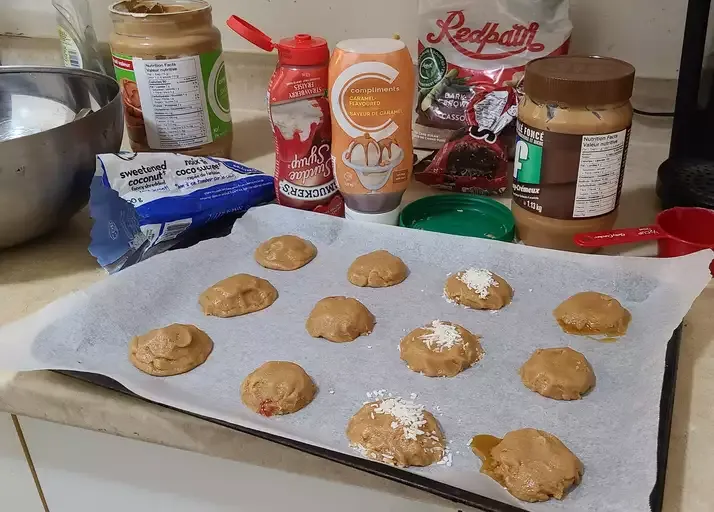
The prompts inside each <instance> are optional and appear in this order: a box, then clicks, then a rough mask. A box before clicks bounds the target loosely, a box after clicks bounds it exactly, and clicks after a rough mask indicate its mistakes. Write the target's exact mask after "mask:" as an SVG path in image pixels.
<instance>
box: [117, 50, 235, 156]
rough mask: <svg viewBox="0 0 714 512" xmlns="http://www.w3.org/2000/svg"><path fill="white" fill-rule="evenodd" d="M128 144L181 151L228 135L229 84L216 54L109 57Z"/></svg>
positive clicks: (219, 58)
mask: <svg viewBox="0 0 714 512" xmlns="http://www.w3.org/2000/svg"><path fill="white" fill-rule="evenodd" d="M112 60H113V61H114V70H115V72H116V77H117V80H118V81H119V85H120V87H121V93H122V100H123V103H124V117H125V120H126V125H127V131H128V133H129V137H130V138H131V140H132V141H134V142H136V143H139V144H142V145H146V146H148V147H150V148H151V149H168V150H180V149H183V148H193V147H197V146H202V145H204V144H208V143H211V142H213V141H214V140H216V139H218V138H220V137H222V136H224V135H226V134H228V133H230V131H231V113H230V104H229V101H228V83H227V80H226V69H225V63H224V61H223V55H222V53H221V51H220V50H217V51H214V52H208V53H203V54H201V55H194V56H189V57H179V58H176V59H142V58H139V57H132V56H131V55H125V54H120V53H113V54H112Z"/></svg>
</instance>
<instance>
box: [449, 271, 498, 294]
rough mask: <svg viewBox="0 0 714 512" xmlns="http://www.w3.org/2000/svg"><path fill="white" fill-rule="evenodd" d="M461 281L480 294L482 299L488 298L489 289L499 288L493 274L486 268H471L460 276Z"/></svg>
mask: <svg viewBox="0 0 714 512" xmlns="http://www.w3.org/2000/svg"><path fill="white" fill-rule="evenodd" d="M458 279H459V281H461V282H462V283H464V284H465V285H466V286H468V287H469V288H471V289H472V290H474V291H475V292H476V293H478V296H479V297H481V298H482V299H485V298H486V297H488V289H489V288H490V287H491V286H498V283H497V282H496V280H495V279H494V278H493V274H492V273H491V272H489V271H488V270H486V269H484V268H469V269H467V270H464V271H463V272H461V273H460V274H459V277H458Z"/></svg>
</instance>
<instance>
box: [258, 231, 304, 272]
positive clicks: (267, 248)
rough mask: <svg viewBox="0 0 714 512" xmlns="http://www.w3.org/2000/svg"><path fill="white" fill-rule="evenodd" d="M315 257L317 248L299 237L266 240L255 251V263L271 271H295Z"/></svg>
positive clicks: (277, 237) (279, 237)
mask: <svg viewBox="0 0 714 512" xmlns="http://www.w3.org/2000/svg"><path fill="white" fill-rule="evenodd" d="M315 256H317V248H316V247H315V246H314V245H313V244H312V242H310V241H308V240H304V239H302V238H300V237H299V236H294V235H283V236H276V237H275V238H271V239H270V240H266V241H265V242H263V243H262V244H260V245H259V246H258V248H257V249H256V250H255V261H257V262H258V263H259V264H260V265H262V266H263V267H265V268H269V269H272V270H297V269H299V268H301V267H304V266H305V265H307V264H308V263H310V262H311V261H312V260H313V259H315Z"/></svg>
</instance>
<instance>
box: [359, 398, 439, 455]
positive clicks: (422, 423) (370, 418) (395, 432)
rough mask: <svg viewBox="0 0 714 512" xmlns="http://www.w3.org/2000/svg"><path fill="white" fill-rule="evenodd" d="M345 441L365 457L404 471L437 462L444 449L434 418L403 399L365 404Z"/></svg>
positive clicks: (419, 407) (422, 408) (389, 399)
mask: <svg viewBox="0 0 714 512" xmlns="http://www.w3.org/2000/svg"><path fill="white" fill-rule="evenodd" d="M347 438H348V439H349V440H350V445H351V446H352V447H353V448H356V449H357V450H359V451H360V453H362V455H364V456H365V457H369V458H371V459H374V460H378V461H380V462H384V463H386V464H391V465H393V466H399V467H403V468H406V467H408V466H428V465H430V464H433V463H434V462H438V461H440V460H441V459H442V458H443V457H444V453H445V446H446V445H445V441H444V434H443V433H442V432H441V429H440V428H439V424H438V423H437V421H436V418H434V416H432V414H431V413H430V412H428V411H425V410H424V407H423V406H421V405H417V404H415V403H414V402H412V401H409V400H404V399H402V398H386V399H383V400H377V401H375V402H371V403H368V404H365V405H364V406H363V407H362V408H361V409H360V410H359V411H357V414H355V415H354V416H353V417H352V419H350V421H349V423H348V425H347Z"/></svg>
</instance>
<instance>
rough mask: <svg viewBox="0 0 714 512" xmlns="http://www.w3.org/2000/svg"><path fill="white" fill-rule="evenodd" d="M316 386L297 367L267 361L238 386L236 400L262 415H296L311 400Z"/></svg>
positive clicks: (300, 368)
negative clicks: (238, 396)
mask: <svg viewBox="0 0 714 512" xmlns="http://www.w3.org/2000/svg"><path fill="white" fill-rule="evenodd" d="M316 391H317V387H316V386H315V383H314V382H313V381H312V379H311V378H310V376H309V375H308V374H307V373H306V372H305V370H303V369H302V367H301V366H300V365H297V364H295V363H291V362H288V361H268V362H267V363H265V364H263V365H262V366H260V368H258V369H257V370H255V371H254V372H253V373H251V374H250V375H248V376H247V377H246V378H245V380H244V381H243V383H242V384H241V386H240V398H241V400H242V401H243V403H244V404H245V405H246V406H247V407H248V408H249V409H251V410H253V411H255V412H257V413H258V414H262V415H263V416H275V415H278V414H290V413H293V412H297V411H299V410H300V409H302V408H303V407H305V406H306V405H307V404H309V403H310V402H312V399H313V398H314V397H315V392H316Z"/></svg>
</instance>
